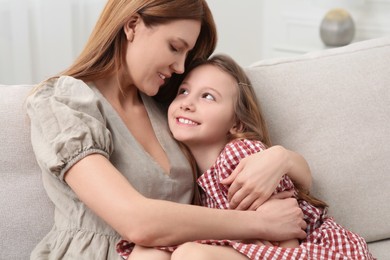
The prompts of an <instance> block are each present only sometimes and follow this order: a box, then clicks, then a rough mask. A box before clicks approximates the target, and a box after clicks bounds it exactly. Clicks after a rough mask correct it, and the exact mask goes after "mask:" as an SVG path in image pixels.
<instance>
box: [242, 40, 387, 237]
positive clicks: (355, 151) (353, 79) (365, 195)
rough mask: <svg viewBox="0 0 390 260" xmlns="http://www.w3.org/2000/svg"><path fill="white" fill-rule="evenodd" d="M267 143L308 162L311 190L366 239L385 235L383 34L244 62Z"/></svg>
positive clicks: (385, 53) (385, 45)
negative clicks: (249, 63)
mask: <svg viewBox="0 0 390 260" xmlns="http://www.w3.org/2000/svg"><path fill="white" fill-rule="evenodd" d="M246 71H247V73H248V75H249V77H250V78H251V80H252V84H253V85H254V87H255V90H256V93H257V95H258V98H259V100H260V102H261V104H262V108H263V110H264V113H265V117H266V120H267V122H268V123H269V128H270V132H271V138H272V140H273V143H274V144H282V145H283V146H285V147H287V148H289V149H291V150H294V151H297V152H299V153H301V154H302V155H303V156H304V157H305V158H306V159H307V161H308V162H309V164H310V167H311V170H312V174H313V178H314V182H313V187H312V193H313V194H314V195H317V196H318V197H319V198H322V199H324V200H325V201H326V202H328V204H329V205H330V211H329V213H330V215H333V216H334V217H335V219H336V221H337V222H339V223H340V224H342V225H343V226H345V227H346V228H348V229H350V230H352V231H354V232H356V233H358V234H360V235H362V236H363V237H364V238H365V239H366V240H367V241H376V240H381V239H386V238H389V237H390V225H389V223H390V204H389V198H390V189H389V188H388V185H389V183H390V174H389V171H390V159H389V158H390V134H389V131H390V37H387V38H381V39H375V40H369V41H364V42H358V43H355V44H352V45H349V46H345V47H341V48H336V49H329V50H326V51H318V52H312V53H309V54H306V55H303V56H300V57H295V58H294V57H290V58H283V59H281V58H278V59H272V60H268V61H263V62H262V61H260V62H258V63H256V64H253V65H252V66H250V67H249V68H246Z"/></svg>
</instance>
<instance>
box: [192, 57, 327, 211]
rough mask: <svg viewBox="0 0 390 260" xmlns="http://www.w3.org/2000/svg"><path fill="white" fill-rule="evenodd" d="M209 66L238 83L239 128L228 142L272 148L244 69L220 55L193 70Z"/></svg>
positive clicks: (236, 110)
mask: <svg viewBox="0 0 390 260" xmlns="http://www.w3.org/2000/svg"><path fill="white" fill-rule="evenodd" d="M207 64H208V65H212V66H216V67H218V68H219V69H221V70H222V71H224V72H226V73H228V74H229V75H230V76H232V77H233V78H234V79H236V81H237V89H238V95H237V100H236V102H235V107H234V113H235V117H236V124H237V125H238V128H237V133H234V134H229V136H228V141H233V140H236V139H250V140H258V141H261V142H262V143H264V144H265V145H266V146H267V147H270V146H271V145H272V144H271V138H270V136H269V132H268V128H267V125H266V123H265V119H264V116H263V114H262V111H261V107H260V104H259V103H258V101H257V100H258V99H257V97H256V93H255V91H254V89H253V87H252V85H251V82H250V80H249V78H248V76H247V75H246V73H245V71H244V70H243V69H242V67H241V66H240V65H238V64H237V62H235V61H234V60H233V59H232V58H231V57H229V56H227V55H223V54H219V55H214V56H213V57H211V58H210V59H208V60H206V61H205V60H203V61H197V62H195V63H194V65H193V67H192V68H191V69H194V68H195V67H198V66H201V65H207ZM187 156H188V155H187ZM192 160H193V163H196V162H195V160H194V158H192ZM294 185H295V188H296V190H297V198H298V199H301V200H305V201H307V202H309V203H311V204H312V205H314V206H316V207H320V208H326V207H328V205H327V204H326V203H325V202H323V201H322V200H320V199H317V198H315V197H314V196H312V195H310V194H309V192H308V191H305V190H304V189H302V187H300V186H299V185H298V184H297V183H294Z"/></svg>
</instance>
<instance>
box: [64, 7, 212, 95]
mask: <svg viewBox="0 0 390 260" xmlns="http://www.w3.org/2000/svg"><path fill="white" fill-rule="evenodd" d="M135 14H139V15H140V17H141V18H142V19H143V21H144V23H145V25H146V26H155V25H159V24H166V23H169V22H170V21H174V20H180V19H187V20H196V21H200V22H201V30H200V34H199V37H198V39H197V42H196V44H195V47H194V48H193V49H192V51H191V52H190V53H189V54H188V57H187V60H186V68H187V67H188V66H189V65H190V64H191V62H192V60H194V59H207V58H208V57H209V56H210V55H211V54H212V52H213V51H214V49H215V46H216V42H217V32H216V26H215V23H214V19H213V16H212V14H211V11H210V9H209V7H208V5H207V3H206V1H205V0H108V2H107V4H106V6H105V7H104V9H103V12H102V13H101V15H100V17H99V19H98V21H97V23H96V25H95V28H94V29H93V31H92V33H91V35H90V37H89V39H88V41H87V43H86V45H85V47H84V49H83V51H82V52H81V53H80V55H79V56H78V57H77V58H76V60H75V62H74V63H73V64H72V65H71V66H70V67H69V68H68V69H66V70H65V71H63V72H62V73H60V74H59V75H67V76H72V77H74V78H77V79H80V80H83V81H86V82H88V81H94V80H97V79H101V78H104V77H107V76H109V75H111V74H113V73H114V72H117V71H120V69H121V68H122V67H123V66H124V57H125V46H126V35H125V33H124V30H123V27H124V25H125V24H126V22H128V21H129V19H130V18H131V17H132V16H133V15H135ZM182 78H183V75H176V74H175V75H173V76H172V78H171V79H170V81H169V83H168V84H169V85H170V86H169V87H164V88H161V91H162V92H161V93H159V94H158V95H157V96H156V99H157V100H159V101H160V102H170V101H171V100H172V99H173V98H174V96H175V94H176V91H177V87H178V84H179V82H180V81H181V80H182ZM172 86H173V87H172Z"/></svg>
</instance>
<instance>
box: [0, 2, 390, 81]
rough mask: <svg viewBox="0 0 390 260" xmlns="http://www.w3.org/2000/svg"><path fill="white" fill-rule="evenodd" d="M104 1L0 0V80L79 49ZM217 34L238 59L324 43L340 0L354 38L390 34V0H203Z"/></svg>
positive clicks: (62, 62) (246, 61) (29, 76)
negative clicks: (323, 27) (326, 24)
mask: <svg viewBox="0 0 390 260" xmlns="http://www.w3.org/2000/svg"><path fill="white" fill-rule="evenodd" d="M105 2H106V0H0V84H19V83H37V82H39V81H41V80H43V79H45V78H47V77H49V76H51V75H53V74H55V73H58V72H59V71H61V70H63V69H65V68H66V67H67V66H69V65H70V63H71V62H72V61H73V59H74V58H75V57H76V56H77V54H78V53H79V52H80V50H81V48H82V47H83V45H84V44H85V42H86V40H87V38H88V36H89V34H90V31H91V29H92V27H93V25H94V23H95V21H96V19H97V17H98V15H99V13H100V12H101V10H102V8H103V5H104V3H105ZM207 2H208V3H209V6H210V8H211V10H212V12H213V14H214V17H215V20H216V24H217V29H218V33H219V42H218V46H217V50H216V52H223V53H227V54H229V55H231V56H232V57H233V58H235V59H236V60H237V61H238V62H239V63H240V64H241V65H242V66H247V65H250V64H251V63H253V62H255V61H257V60H260V59H264V58H272V57H280V56H291V55H299V54H302V53H305V52H308V51H311V50H318V49H324V48H326V47H325V46H324V45H323V43H322V42H321V39H320V37H319V25H320V22H321V19H322V17H323V16H324V15H325V13H326V12H327V11H328V10H329V9H330V8H332V7H336V6H337V5H340V4H341V5H343V6H344V7H346V8H347V9H348V10H349V11H350V13H351V14H352V16H353V17H354V19H355V23H356V37H355V41H359V40H364V39H370V38H375V37H381V36H385V35H390V16H389V15H388V14H389V13H390V0H243V1H237V0H207Z"/></svg>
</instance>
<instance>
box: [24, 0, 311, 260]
mask: <svg viewBox="0 0 390 260" xmlns="http://www.w3.org/2000/svg"><path fill="white" fill-rule="evenodd" d="M215 44H216V32H215V25H214V21H213V19H212V15H211V13H210V10H209V8H208V6H207V4H206V2H205V1H204V0H195V1H194V0H192V1H190V0H175V1H169V0H165V1H163V0H148V1H145V0H143V1H137V0H109V1H108V2H107V4H106V6H105V8H104V10H103V13H102V14H101V16H100V18H99V20H98V22H97V24H96V27H95V29H94V31H93V32H92V35H91V37H90V39H89V41H88V42H87V45H86V46H85V49H84V50H83V52H82V53H81V54H80V56H79V57H78V58H77V59H76V61H75V63H74V64H73V65H72V66H71V67H70V68H69V69H67V70H66V71H64V72H63V73H61V75H59V76H56V77H53V78H51V79H49V80H47V81H45V82H43V83H42V84H40V85H39V86H38V87H37V89H36V91H35V92H34V93H33V94H32V95H31V96H30V97H29V99H28V102H27V109H28V114H29V117H30V119H31V133H32V137H31V138H32V144H33V148H34V152H35V154H36V157H37V161H38V163H39V165H40V167H41V169H42V172H43V181H44V184H45V187H46V190H47V193H48V195H49V197H50V198H51V200H52V201H53V203H54V204H55V224H54V226H53V229H52V230H51V231H50V233H49V234H48V235H47V236H46V237H45V238H44V239H43V240H42V241H41V242H40V243H39V244H38V245H37V247H36V248H35V249H34V251H33V252H32V255H31V258H32V259H46V258H50V259H67V258H71V259H73V258H77V259H117V258H118V257H119V256H118V255H117V253H116V252H115V244H116V242H118V241H119V240H120V239H121V237H123V238H124V239H126V240H128V241H132V242H133V243H135V244H139V245H142V246H158V245H175V244H180V243H183V242H186V241H193V240H197V239H207V238H210V237H211V236H212V237H213V238H216V239H223V238H229V239H246V238H253V237H256V238H257V237H258V238H263V239H268V240H285V239H289V238H294V237H296V238H304V237H305V232H304V231H303V229H305V227H306V223H305V222H304V221H303V218H302V216H303V214H302V211H301V210H300V209H299V207H298V205H297V203H296V202H295V201H294V200H293V199H284V200H274V201H271V202H266V203H264V204H263V205H262V206H261V207H260V208H264V210H259V211H248V212H244V211H224V210H216V209H207V208H203V207H199V206H191V205H186V204H190V202H191V200H192V198H193V187H194V182H193V176H192V173H191V168H190V165H189V163H188V162H187V160H186V158H185V156H184V155H183V154H182V152H181V150H180V149H179V147H178V146H177V144H176V143H175V141H174V140H173V139H172V138H171V136H170V135H169V130H168V127H167V122H166V116H165V111H164V110H163V108H164V107H165V105H166V104H168V103H169V102H170V101H171V100H172V98H173V97H174V96H175V94H176V90H177V86H178V82H180V79H181V77H182V76H181V74H183V73H184V71H185V69H186V68H187V67H188V66H189V65H190V64H191V61H192V60H194V59H197V58H200V59H205V58H207V57H208V56H209V55H210V54H211V53H212V52H213V50H214V48H215ZM175 86H176V87H175ZM151 97H153V98H151ZM265 162H267V163H265ZM238 168H239V169H240V170H241V169H242V170H241V172H240V176H239V177H237V179H236V180H235V181H234V182H233V184H232V185H231V190H230V198H231V207H232V208H238V209H245V208H257V207H259V205H260V204H262V203H263V202H264V201H265V200H266V199H267V198H268V197H269V196H270V194H271V193H272V191H273V189H274V187H276V185H277V183H278V181H279V179H280V178H281V176H282V175H283V174H284V173H288V174H289V175H290V176H291V177H292V178H293V179H295V180H296V181H297V182H300V183H301V184H302V185H303V186H305V187H306V188H309V186H310V183H311V175H310V170H309V168H308V165H307V163H306V162H305V160H304V159H303V158H302V157H301V156H300V155H298V154H296V153H294V152H291V151H288V150H286V149H274V150H272V149H270V152H269V153H264V154H262V155H260V154H258V155H254V156H253V157H251V158H248V160H246V161H245V163H243V164H240V167H238ZM259 172H261V173H262V174H260V173H259ZM249 179H250V180H249ZM262 179H265V180H266V181H260V180H262ZM258 194H263V195H262V196H259V195H258ZM275 208H279V209H282V210H279V211H276V210H272V209H275ZM200 216H203V218H202V219H203V220H201V221H198V220H197V219H200ZM280 223H282V224H280ZM226 226H233V227H234V228H230V229H226V228H225V227H226ZM177 231H178V232H177Z"/></svg>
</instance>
